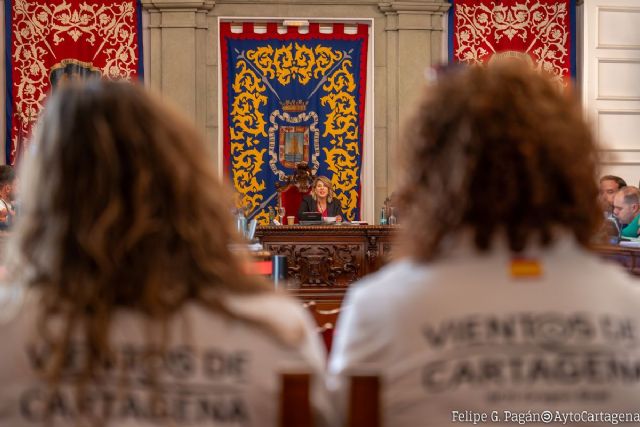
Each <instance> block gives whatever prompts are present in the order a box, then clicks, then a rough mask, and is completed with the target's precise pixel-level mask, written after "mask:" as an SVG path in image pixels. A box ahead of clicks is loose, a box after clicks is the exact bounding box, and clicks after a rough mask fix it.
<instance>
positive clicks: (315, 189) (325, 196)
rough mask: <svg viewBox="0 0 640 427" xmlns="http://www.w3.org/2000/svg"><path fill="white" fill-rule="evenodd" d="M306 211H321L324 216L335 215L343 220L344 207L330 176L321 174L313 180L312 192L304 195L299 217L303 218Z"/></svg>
mask: <svg viewBox="0 0 640 427" xmlns="http://www.w3.org/2000/svg"><path fill="white" fill-rule="evenodd" d="M304 212H320V214H321V215H322V218H330V217H335V218H336V221H337V222H340V221H342V215H343V214H342V207H341V206H340V201H339V200H338V199H336V197H335V193H334V192H333V186H332V185H331V181H329V178H327V177H326V176H322V175H321V176H318V177H316V179H314V180H313V184H312V185H311V194H308V195H306V196H304V197H303V198H302V203H300V209H298V219H302V214H303V213H304Z"/></svg>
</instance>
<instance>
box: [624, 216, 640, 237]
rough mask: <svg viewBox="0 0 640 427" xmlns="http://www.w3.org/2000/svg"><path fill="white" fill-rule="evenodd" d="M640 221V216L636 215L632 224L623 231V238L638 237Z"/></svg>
mask: <svg viewBox="0 0 640 427" xmlns="http://www.w3.org/2000/svg"><path fill="white" fill-rule="evenodd" d="M639 220H640V214H638V215H636V216H635V217H634V218H633V220H632V221H631V223H630V224H628V225H626V226H625V227H624V228H623V229H622V237H638V227H639V226H640V225H639V224H638V221H639Z"/></svg>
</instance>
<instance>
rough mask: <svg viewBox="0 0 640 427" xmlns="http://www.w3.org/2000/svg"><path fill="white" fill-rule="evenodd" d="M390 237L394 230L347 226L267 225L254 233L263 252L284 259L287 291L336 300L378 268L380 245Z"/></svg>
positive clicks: (387, 241) (378, 227) (379, 263)
mask: <svg viewBox="0 0 640 427" xmlns="http://www.w3.org/2000/svg"><path fill="white" fill-rule="evenodd" d="M393 234H394V227H389V226H384V227H380V226H350V225H340V226H269V227H259V228H258V230H257V231H256V236H257V237H258V238H259V239H260V240H261V242H262V244H263V245H264V248H265V249H266V250H268V251H270V252H272V253H273V254H277V255H286V256H287V262H288V272H289V287H290V289H292V290H294V291H300V292H303V293H309V292H314V293H317V292H320V293H321V294H322V295H325V296H324V297H323V298H334V297H337V298H338V299H341V298H342V295H343V294H344V292H345V289H346V287H348V286H349V284H351V283H353V282H355V281H356V280H358V279H359V278H360V277H362V276H364V275H365V274H368V273H370V272H372V271H375V270H377V269H378V268H379V267H380V265H381V259H382V258H381V254H380V249H381V246H380V245H381V244H382V243H384V242H386V243H387V244H389V245H390V244H391V243H390V240H391V239H392V238H393ZM305 295H306V294H305ZM314 295H316V296H317V294H314Z"/></svg>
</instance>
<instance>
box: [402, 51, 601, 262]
mask: <svg viewBox="0 0 640 427" xmlns="http://www.w3.org/2000/svg"><path fill="white" fill-rule="evenodd" d="M406 136H407V137H406V146H405V150H404V153H403V160H402V163H401V166H400V170H401V173H402V177H401V184H400V201H401V205H402V206H403V209H404V211H405V212H406V213H405V215H404V216H405V221H406V223H407V224H410V232H409V233H406V235H405V236H404V237H405V241H406V243H407V245H406V247H405V248H406V250H407V251H408V253H409V254H410V255H411V256H413V257H415V258H417V259H418V260H422V261H426V260H430V259H433V258H434V257H435V256H436V255H437V253H438V252H439V250H440V249H441V246H442V245H441V244H442V242H443V240H444V239H445V238H446V237H448V236H451V235H453V234H456V233H458V232H460V231H462V230H470V231H471V232H472V234H473V236H474V244H475V246H476V248H477V249H479V250H481V251H483V250H487V249H489V248H490V245H491V243H492V241H493V240H494V239H495V238H496V236H497V235H498V234H501V235H504V236H506V239H507V241H508V245H509V248H510V250H511V251H514V252H519V251H522V250H523V249H524V248H525V247H526V246H527V244H530V243H533V242H535V241H537V242H539V243H540V244H541V245H543V246H548V245H549V244H550V243H551V242H552V241H553V237H554V236H553V234H552V232H553V231H554V230H565V231H567V232H569V233H570V234H573V236H574V237H575V239H576V240H577V241H578V242H579V243H580V244H581V245H583V246H586V245H587V244H588V243H589V241H590V239H591V237H592V234H593V233H594V232H595V231H596V230H597V228H598V226H599V224H600V223H601V221H602V212H600V210H599V208H598V205H597V196H598V186H597V184H596V182H597V180H596V165H597V161H598V157H597V151H596V146H595V143H594V139H593V136H592V134H591V131H590V130H589V127H588V126H587V125H586V124H585V122H584V120H583V117H582V109H581V107H580V105H579V103H578V101H577V99H575V98H574V97H572V96H571V94H570V93H569V91H565V92H562V91H560V90H558V87H557V86H555V85H554V83H552V82H551V80H550V79H549V78H547V77H546V76H544V75H541V74H540V73H537V72H535V71H534V70H533V69H531V68H530V67H528V66H526V65H524V64H520V63H516V62H508V63H496V64H495V65H493V66H489V67H456V68H452V69H450V70H449V72H446V73H441V75H440V76H439V78H438V80H437V83H436V84H435V85H432V86H431V87H428V88H427V89H426V90H425V93H424V97H423V100H422V101H421V103H420V105H419V108H418V109H417V113H416V115H415V117H414V118H413V120H412V121H410V122H409V124H408V127H407V132H406Z"/></svg>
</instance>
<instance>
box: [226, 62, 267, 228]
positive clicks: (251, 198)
mask: <svg viewBox="0 0 640 427" xmlns="http://www.w3.org/2000/svg"><path fill="white" fill-rule="evenodd" d="M247 57H249V56H248V55H247ZM236 68H237V71H236V74H235V78H234V81H233V84H232V88H233V91H234V93H235V94H236V95H235V97H234V99H233V103H232V107H231V113H230V117H231V127H230V129H229V131H230V132H229V135H230V139H231V145H230V153H231V156H230V158H231V170H232V178H233V186H234V188H235V189H236V191H237V192H238V193H240V195H241V196H242V197H241V199H240V200H239V204H240V205H241V206H238V207H242V208H244V209H245V210H246V211H247V212H253V211H254V210H255V209H256V208H257V207H258V206H259V205H260V203H262V201H263V199H264V196H263V195H262V194H261V193H262V191H263V190H264V189H265V188H266V184H265V181H264V180H258V179H257V178H256V176H257V175H258V174H259V173H260V171H261V170H262V166H263V165H264V162H265V155H266V152H267V150H266V149H262V150H260V149H258V148H256V147H257V146H258V144H259V141H258V140H257V139H255V137H256V136H267V133H266V131H265V125H266V122H265V119H264V114H263V113H262V112H261V111H260V107H262V106H265V105H266V104H267V97H266V96H265V94H264V93H265V92H266V90H267V88H266V87H265V85H264V84H263V83H262V81H261V79H260V77H258V75H257V74H256V73H255V72H254V71H253V70H252V69H251V68H249V67H248V66H247V63H246V61H244V60H239V61H238V62H237V64H236ZM257 218H258V219H259V220H260V221H265V218H266V222H268V217H267V215H266V213H264V212H262V213H261V214H260V215H258V216H257Z"/></svg>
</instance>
